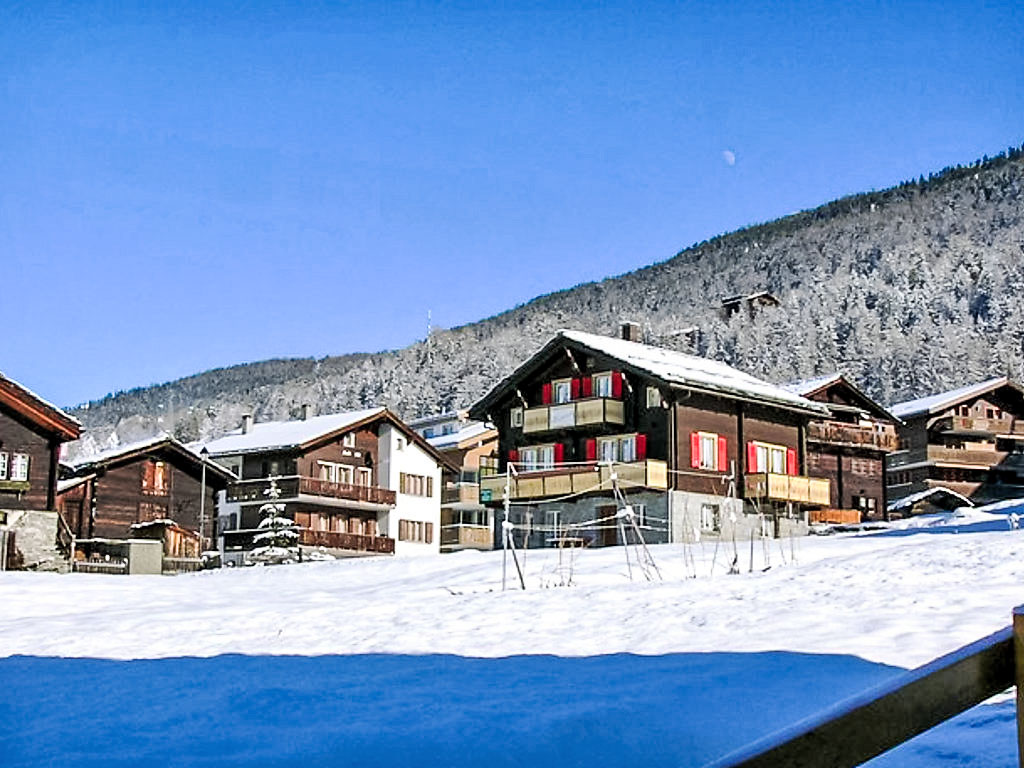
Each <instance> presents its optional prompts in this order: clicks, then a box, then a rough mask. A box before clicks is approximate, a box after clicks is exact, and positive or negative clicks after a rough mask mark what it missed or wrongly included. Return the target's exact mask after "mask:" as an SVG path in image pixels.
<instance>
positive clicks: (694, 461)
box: [690, 432, 700, 469]
mask: <svg viewBox="0 0 1024 768" xmlns="http://www.w3.org/2000/svg"><path fill="white" fill-rule="evenodd" d="M690 466H691V467H693V468H694V469H697V468H698V467H700V435H698V434H697V433H696V432H691V433H690Z"/></svg>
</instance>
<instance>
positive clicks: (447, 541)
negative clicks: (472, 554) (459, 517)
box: [441, 523, 494, 549]
mask: <svg viewBox="0 0 1024 768" xmlns="http://www.w3.org/2000/svg"><path fill="white" fill-rule="evenodd" d="M441 546H442V547H445V548H450V549H492V548H493V547H494V532H493V531H492V530H491V527H490V526H489V525H467V524H465V523H452V524H451V525H444V526H441Z"/></svg>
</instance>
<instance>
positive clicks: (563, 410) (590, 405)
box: [523, 397, 626, 434]
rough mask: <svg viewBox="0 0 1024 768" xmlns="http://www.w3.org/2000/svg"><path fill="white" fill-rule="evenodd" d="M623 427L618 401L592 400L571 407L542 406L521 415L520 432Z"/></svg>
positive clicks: (621, 409) (623, 413) (569, 405)
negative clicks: (592, 426)
mask: <svg viewBox="0 0 1024 768" xmlns="http://www.w3.org/2000/svg"><path fill="white" fill-rule="evenodd" d="M625 423H626V416H625V407H624V406H623V404H622V401H621V400H612V399H610V398H607V397H591V398H588V399H586V400H574V401H573V402H571V403H558V404H557V405H541V406H538V407H536V408H527V409H526V410H525V411H524V412H523V432H525V433H527V434H530V433H532V432H550V431H551V430H555V429H572V428H573V427H585V426H590V425H595V426H602V425H606V424H609V425H621V424H625Z"/></svg>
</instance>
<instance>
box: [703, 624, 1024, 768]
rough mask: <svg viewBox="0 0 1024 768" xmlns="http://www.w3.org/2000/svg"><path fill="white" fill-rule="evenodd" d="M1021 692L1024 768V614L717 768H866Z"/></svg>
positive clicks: (1019, 723) (1019, 711) (1019, 713)
mask: <svg viewBox="0 0 1024 768" xmlns="http://www.w3.org/2000/svg"><path fill="white" fill-rule="evenodd" d="M1014 685H1016V686H1017V740H1018V750H1019V752H1018V759H1019V761H1020V765H1022V766H1024V720H1022V713H1024V696H1022V689H1024V606H1020V607H1017V608H1015V609H1014V611H1013V626H1012V627H1006V628H1005V629H1002V630H1000V631H999V632H996V633H995V634H992V635H989V636H988V637H986V638H983V639H981V640H978V641H977V642H974V643H971V644H970V645H967V646H964V647H963V648H961V649H960V650H957V651H953V653H950V654H948V655H947V656H943V657H941V658H939V659H936V660H935V661H932V662H930V663H928V664H925V665H924V666H923V667H919V668H917V669H914V670H911V671H910V672H908V673H907V674H905V675H901V676H900V677H898V678H896V679H894V680H892V681H891V682H888V683H885V684H883V685H881V686H879V687H877V688H874V689H872V690H869V691H866V692H865V693H863V694H860V695H857V696H854V697H852V698H849V699H846V700H845V701H841V702H839V703H838V704H835V705H833V706H832V707H830V708H829V709H826V710H824V711H823V712H820V713H818V714H817V715H814V716H812V717H809V718H807V719H805V720H802V721H800V722H798V723H795V724H793V725H791V726H789V727H787V728H784V729H782V730H781V731H778V732H776V733H774V734H771V735H769V736H766V737H765V738H763V739H761V740H759V741H756V742H754V743H753V744H750V745H748V746H746V747H744V748H742V749H740V750H737V751H736V752H732V753H731V754H728V755H726V756H725V757H723V758H722V759H720V760H717V761H715V762H713V763H711V764H710V766H714V768H762V767H763V768H768V767H769V766H771V767H772V768H777V767H778V766H786V767H787V768H799V767H800V766H806V767H807V768H810V767H811V766H815V767H817V768H826V767H827V768H843V767H844V766H849V767H850V768H852V766H856V765H860V764H861V763H864V762H866V761H868V760H870V759H871V758H873V757H876V756H877V755H880V754H882V753H883V752H886V751H888V750H890V749H892V748H893V747H897V746H899V745H900V744H902V743H904V742H906V741H909V740H910V739H912V738H913V737H914V736H917V735H918V734H920V733H924V732H925V731H927V730H928V729H929V728H932V727H934V726H936V725H938V724H939V723H941V722H943V721H945V720H948V719H949V718H951V717H953V716H954V715H958V714H960V713H961V712H964V711H966V710H968V709H970V708H971V707H973V706H975V705H976V704H980V703H981V702H983V701H985V700H986V699H988V698H990V697H992V696H994V695H996V694H997V693H1000V692H1002V691H1005V690H1006V689H1007V688H1010V687H1012V686H1014Z"/></svg>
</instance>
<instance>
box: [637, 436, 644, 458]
mask: <svg viewBox="0 0 1024 768" xmlns="http://www.w3.org/2000/svg"><path fill="white" fill-rule="evenodd" d="M646 458H647V435H637V436H636V459H637V461H643V460H644V459H646Z"/></svg>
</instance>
